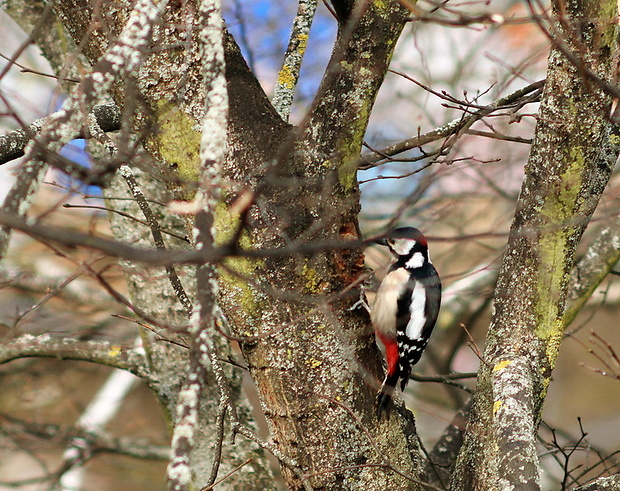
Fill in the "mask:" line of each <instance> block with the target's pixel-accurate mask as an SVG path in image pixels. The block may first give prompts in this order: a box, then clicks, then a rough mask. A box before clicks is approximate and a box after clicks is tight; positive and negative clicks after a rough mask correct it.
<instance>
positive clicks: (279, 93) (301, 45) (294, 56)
mask: <svg viewBox="0 0 620 491" xmlns="http://www.w3.org/2000/svg"><path fill="white" fill-rule="evenodd" d="M316 5H317V0H299V5H298V7H297V15H296V16H295V19H294V20H293V28H292V29H291V37H290V39H289V41H288V47H287V49H286V54H285V55H284V62H283V63H282V68H281V69H280V72H279V74H278V80H277V82H276V86H275V88H274V89H273V99H272V104H273V107H274V108H275V110H276V111H277V112H278V114H279V115H280V116H281V117H282V119H283V120H284V121H288V118H289V116H290V114H291V106H292V105H293V98H294V97H295V88H296V87H297V82H298V81H299V71H300V69H301V62H302V61H303V58H304V54H305V53H306V47H307V46H308V36H309V35H310V28H311V27H312V21H313V20H314V13H315V12H316Z"/></svg>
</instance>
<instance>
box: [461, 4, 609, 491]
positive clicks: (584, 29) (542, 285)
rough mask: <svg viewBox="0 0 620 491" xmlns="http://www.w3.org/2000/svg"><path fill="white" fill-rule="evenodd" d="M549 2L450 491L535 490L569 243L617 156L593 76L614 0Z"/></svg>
mask: <svg viewBox="0 0 620 491" xmlns="http://www.w3.org/2000/svg"><path fill="white" fill-rule="evenodd" d="M554 9H555V14H556V15H557V16H558V19H560V21H559V22H558V25H557V26H556V29H557V30H556V31H553V32H554V33H555V37H554V46H553V49H552V51H551V54H550V56H549V67H548V76H547V81H546V83H545V90H544V95H543V99H542V102H541V108H540V112H539V115H538V124H537V127H536V136H535V141H534V145H533V148H532V151H531V153H530V157H529V161H528V164H527V166H526V168H525V179H524V181H523V185H522V188H521V194H520V196H519V200H518V204H517V211H516V214H515V217H514V221H513V223H512V227H511V231H510V237H509V242H508V247H507V250H506V253H505V255H504V260H503V264H502V268H501V271H500V276H499V280H498V284H497V287H496V290H495V302H494V312H493V318H492V321H491V326H490V329H489V334H488V338H487V345H486V348H485V351H484V356H483V364H482V366H481V368H480V372H479V375H478V387H477V389H476V394H475V397H474V404H473V408H472V413H471V418H470V423H469V425H468V427H467V433H466V436H465V440H464V444H463V447H462V449H461V452H460V454H459V459H458V462H457V468H456V471H455V474H454V475H453V479H452V484H451V489H455V490H456V489H462V490H471V489H476V490H485V489H489V490H491V489H506V488H508V487H513V486H515V487H520V488H521V487H523V488H524V489H525V488H526V487H527V489H538V488H539V487H540V475H539V474H540V467H539V462H538V455H537V451H536V434H537V430H538V424H539V422H540V416H541V411H542V405H543V402H544V399H545V395H546V390H547V387H548V385H549V382H550V378H551V374H552V371H553V368H554V366H555V361H556V358H557V354H558V350H559V348H560V342H561V340H562V333H563V328H564V325H565V324H564V322H563V316H564V312H565V308H566V300H567V291H568V285H569V279H570V272H571V269H572V267H573V263H574V257H575V249H576V247H577V244H578V243H579V240H580V238H581V236H582V233H583V231H584V229H585V227H586V226H587V224H588V222H589V220H590V217H591V216H592V213H593V212H594V209H595V208H596V205H597V203H598V200H599V197H600V196H601V193H602V192H603V190H604V189H605V186H606V183H607V181H608V179H609V176H610V174H611V171H612V169H613V166H614V163H615V161H616V158H617V156H618V149H617V148H616V147H614V146H613V145H612V144H611V141H610V131H611V123H610V122H609V114H610V109H611V97H609V96H608V95H606V93H605V91H604V90H602V88H601V87H602V86H603V83H600V81H597V78H598V79H599V80H602V81H603V82H612V81H614V80H615V75H616V70H617V29H616V22H615V20H616V16H617V10H616V9H617V7H616V3H615V2H602V3H599V2H595V1H590V0H584V1H581V2H577V3H570V4H564V3H562V4H559V3H556V4H555V6H554ZM593 19H595V20H596V22H595V21H594V20H593ZM567 52H570V53H575V54H576V55H577V56H578V57H579V61H580V64H579V66H575V64H574V61H576V60H573V61H569V60H568V59H567V57H566V56H565V54H566V53H567ZM590 70H591V72H590V74H585V72H586V71H590ZM595 77H596V78H595Z"/></svg>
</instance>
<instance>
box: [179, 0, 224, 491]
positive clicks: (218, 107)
mask: <svg viewBox="0 0 620 491" xmlns="http://www.w3.org/2000/svg"><path fill="white" fill-rule="evenodd" d="M199 16H200V22H199V24H200V25H202V29H201V31H200V42H201V49H202V59H203V63H204V84H205V85H204V91H205V114H204V119H203V129H202V139H201V144H200V162H201V175H202V186H201V189H200V190H199V192H198V198H197V201H198V204H199V205H200V206H201V208H200V209H199V211H198V213H197V215H196V248H197V249H199V250H202V249H212V248H213V233H214V231H213V212H214V210H215V206H216V204H217V202H218V199H219V192H220V182H221V164H222V161H223V159H224V157H225V155H226V141H227V130H228V92H227V88H226V77H225V71H224V69H225V61H224V44H223V41H224V39H223V27H224V23H223V20H222V14H221V4H220V1H219V0H203V1H202V2H201V3H200V10H199ZM197 285H198V288H197V305H196V309H195V310H194V314H193V315H192V318H191V322H190V336H191V338H190V355H189V356H190V366H189V371H188V375H187V378H186V381H185V384H184V387H183V389H182V390H181V391H180V393H179V398H178V403H177V414H176V421H175V426H174V433H173V436H172V457H171V460H170V463H169V465H168V489H170V490H174V491H184V490H187V489H189V488H190V487H191V486H192V463H191V453H192V450H193V448H194V445H195V434H196V431H197V429H198V425H199V424H200V421H199V420H198V414H199V407H200V402H201V396H202V394H203V393H204V385H205V383H206V377H207V373H209V371H210V369H211V368H212V367H211V360H213V359H214V358H215V356H213V355H214V353H215V348H214V343H213V337H212V336H213V333H214V332H215V329H214V325H213V322H214V316H213V312H214V308H215V304H216V297H217V293H218V284H217V273H216V270H215V267H214V265H212V264H204V265H201V266H199V267H198V269H197ZM218 464H219V462H218V459H217V458H216V459H215V461H214V468H215V469H217V468H216V466H217V465H218ZM213 476H214V477H217V472H213V473H212V477H213ZM200 484H201V485H202V484H204V483H200ZM209 484H212V483H209Z"/></svg>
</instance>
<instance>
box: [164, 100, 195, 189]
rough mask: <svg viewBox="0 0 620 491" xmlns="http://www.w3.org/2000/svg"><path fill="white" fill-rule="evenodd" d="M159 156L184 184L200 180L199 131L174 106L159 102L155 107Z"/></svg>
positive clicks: (185, 115) (189, 118)
mask: <svg viewBox="0 0 620 491" xmlns="http://www.w3.org/2000/svg"><path fill="white" fill-rule="evenodd" d="M157 122H158V125H159V139H158V140H159V153H160V154H161V156H162V157H163V158H164V159H165V160H166V162H167V163H168V165H170V166H171V168H172V169H174V170H175V171H176V172H177V173H178V175H179V177H180V178H181V179H182V180H183V181H186V182H198V181H199V179H200V132H199V131H197V130H196V122H195V121H194V120H193V119H192V118H191V117H190V116H188V115H187V114H185V113H184V112H183V111H182V110H181V109H179V108H178V107H177V106H176V105H174V104H172V103H170V102H167V101H160V103H159V104H158V106H157Z"/></svg>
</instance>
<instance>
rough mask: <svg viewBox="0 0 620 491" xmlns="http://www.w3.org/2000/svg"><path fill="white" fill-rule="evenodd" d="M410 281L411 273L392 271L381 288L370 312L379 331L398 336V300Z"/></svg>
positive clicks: (398, 270)
mask: <svg viewBox="0 0 620 491" xmlns="http://www.w3.org/2000/svg"><path fill="white" fill-rule="evenodd" d="M408 281H409V273H408V272H407V271H406V270H405V269H402V268H401V269H396V270H394V271H390V272H389V273H388V274H387V276H386V277H385V278H384V280H383V282H382V283H381V285H380V286H379V289H378V290H377V295H376V297H375V301H374V304H373V306H372V310H371V312H370V318H371V320H372V323H373V325H374V327H375V329H376V330H377V331H379V332H382V333H385V334H387V335H391V336H396V314H397V309H398V299H399V298H400V296H401V295H402V294H403V292H404V291H405V289H406V287H407V282H408ZM414 292H415V290H414Z"/></svg>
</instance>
